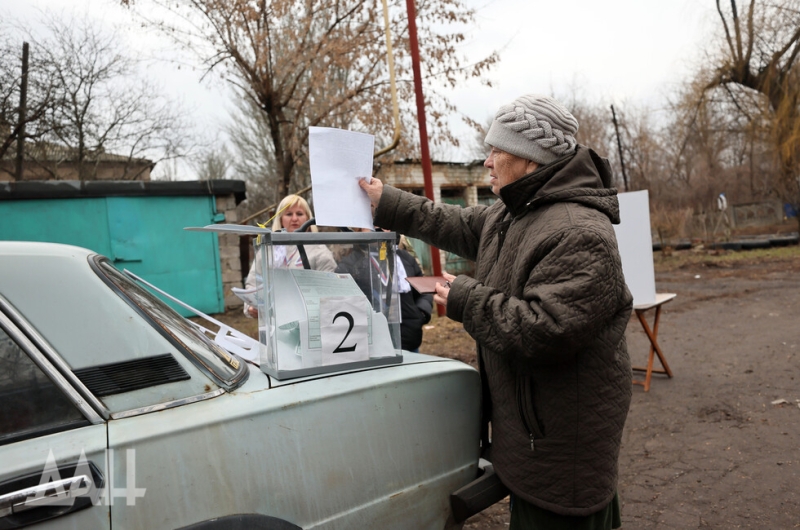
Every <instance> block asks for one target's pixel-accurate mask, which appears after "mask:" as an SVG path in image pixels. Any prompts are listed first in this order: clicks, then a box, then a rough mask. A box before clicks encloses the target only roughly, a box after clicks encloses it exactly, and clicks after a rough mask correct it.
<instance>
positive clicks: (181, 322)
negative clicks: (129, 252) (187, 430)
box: [94, 256, 247, 388]
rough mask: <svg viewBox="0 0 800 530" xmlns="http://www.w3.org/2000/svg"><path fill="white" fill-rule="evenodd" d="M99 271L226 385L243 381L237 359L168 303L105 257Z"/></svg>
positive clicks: (98, 260)
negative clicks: (123, 272)
mask: <svg viewBox="0 0 800 530" xmlns="http://www.w3.org/2000/svg"><path fill="white" fill-rule="evenodd" d="M94 263H95V265H96V266H97V269H98V271H99V273H100V274H101V275H102V276H104V277H105V278H107V279H108V280H109V281H111V282H112V284H113V285H114V286H115V287H116V288H117V289H118V290H119V292H120V293H121V294H123V295H124V297H125V298H126V299H128V300H130V302H131V303H133V304H134V305H135V307H137V308H138V309H139V310H140V311H141V312H143V313H144V315H145V316H147V317H148V318H149V319H150V320H152V322H153V324H154V325H155V326H157V327H158V329H159V331H160V332H161V333H162V334H163V335H164V336H165V337H166V338H167V339H168V340H169V341H170V342H172V343H173V344H174V345H175V346H177V347H178V348H180V349H182V350H183V351H184V353H186V354H187V355H189V356H190V358H191V359H192V360H194V361H195V362H196V363H199V364H200V365H201V366H202V367H203V368H205V369H206V370H208V371H209V372H210V373H211V374H212V375H213V376H215V377H216V378H217V379H219V380H220V382H222V383H223V384H225V385H226V386H228V387H229V388H230V386H235V385H236V384H238V383H240V382H241V381H243V375H244V374H246V373H247V371H246V368H245V367H244V366H243V364H244V363H241V362H240V361H239V360H238V359H236V358H235V357H233V356H231V355H230V354H229V353H228V352H227V351H225V350H223V349H222V348H221V347H220V346H218V345H217V344H215V343H214V342H212V341H211V340H210V339H209V338H208V337H206V336H205V335H204V334H202V333H200V332H199V331H197V329H196V328H195V327H194V326H193V325H192V324H191V323H190V322H189V321H188V320H186V319H185V318H183V317H182V316H180V315H179V314H178V313H177V312H175V311H174V310H173V309H172V308H171V307H169V306H168V305H167V304H165V303H164V302H163V301H161V300H160V299H158V298H156V297H155V296H153V295H152V294H150V293H149V292H148V291H146V290H145V289H144V288H143V287H141V286H140V285H139V284H137V283H136V282H134V281H133V280H131V279H130V278H128V277H127V276H125V275H124V274H122V273H121V272H120V271H119V270H117V269H116V268H115V267H114V266H113V265H111V263H110V262H109V261H108V259H107V258H104V257H100V256H97V257H95V260H94Z"/></svg>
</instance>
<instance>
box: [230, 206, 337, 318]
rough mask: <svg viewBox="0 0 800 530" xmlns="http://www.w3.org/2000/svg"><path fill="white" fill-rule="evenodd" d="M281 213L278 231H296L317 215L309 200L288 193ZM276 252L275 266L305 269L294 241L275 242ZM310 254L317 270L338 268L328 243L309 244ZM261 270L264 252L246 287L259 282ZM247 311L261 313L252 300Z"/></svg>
mask: <svg viewBox="0 0 800 530" xmlns="http://www.w3.org/2000/svg"><path fill="white" fill-rule="evenodd" d="M277 211H278V214H277V215H276V216H275V219H274V220H273V221H272V230H273V231H278V230H280V229H281V228H284V229H286V231H287V232H294V231H296V230H297V229H298V228H300V227H301V226H303V223H305V222H306V221H308V220H309V219H311V218H312V217H313V214H312V213H311V208H309V206H308V202H306V200H305V199H304V198H302V197H300V196H299V195H287V196H286V197H284V198H283V200H282V201H281V202H280V204H278V210H277ZM310 229H311V231H312V232H316V231H317V227H316V226H312V227H311V228H310ZM273 248H274V250H273V252H274V254H273V266H274V267H283V268H288V269H302V268H303V261H302V259H301V258H300V251H299V250H298V249H297V247H296V246H294V245H275V246H274V247H273ZM304 248H305V251H306V256H307V257H308V264H309V265H310V267H311V268H312V269H314V270H318V271H329V272H330V271H333V270H335V269H336V261H335V260H334V259H333V254H332V253H331V251H330V250H328V247H326V246H325V245H305V246H304ZM260 270H261V254H258V253H257V254H256V257H255V259H254V260H253V263H252V264H251V265H250V272H248V273H247V278H246V279H245V288H247V289H252V288H254V287H256V285H257V284H258V283H259V281H260V278H259V276H260V275H259V273H258V272H257V271H260ZM244 314H245V315H247V316H248V317H252V318H255V317H257V316H258V309H257V308H256V307H253V306H251V305H249V304H245V305H244Z"/></svg>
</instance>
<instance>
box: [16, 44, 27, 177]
mask: <svg viewBox="0 0 800 530" xmlns="http://www.w3.org/2000/svg"><path fill="white" fill-rule="evenodd" d="M27 110H28V43H27V42H23V43H22V80H21V81H20V84H19V120H18V122H17V131H18V132H17V172H16V173H17V180H18V181H21V180H22V161H23V158H24V156H25V120H26V119H27V117H26V114H27Z"/></svg>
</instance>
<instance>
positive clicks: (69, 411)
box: [0, 325, 89, 445]
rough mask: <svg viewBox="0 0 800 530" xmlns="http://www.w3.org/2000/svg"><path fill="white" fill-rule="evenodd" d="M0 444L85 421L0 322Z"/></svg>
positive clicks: (82, 423)
mask: <svg viewBox="0 0 800 530" xmlns="http://www.w3.org/2000/svg"><path fill="white" fill-rule="evenodd" d="M0 403H2V406H0V445H3V444H7V443H11V442H16V441H19V440H23V439H26V438H31V437H34V436H41V435H44V434H49V433H52V432H57V431H61V430H65V429H68V428H71V427H76V426H80V425H88V423H89V422H88V421H87V420H86V419H85V418H84V417H83V415H82V414H81V412H80V411H79V410H78V409H77V408H75V406H74V405H73V404H72V403H71V402H70V401H69V400H68V399H67V397H66V396H64V394H62V393H61V391H60V390H59V389H58V387H56V385H55V384H53V382H52V381H51V380H50V378H49V377H47V375H46V374H45V373H44V372H43V371H42V370H41V369H40V368H39V367H38V366H37V365H36V364H35V363H34V362H33V360H32V359H31V358H30V357H29V356H28V354H27V353H25V351H24V350H23V349H22V348H21V347H20V346H19V345H18V344H17V343H16V342H15V341H14V340H13V339H12V338H11V337H10V336H9V335H8V333H7V332H6V330H5V329H4V328H3V327H2V325H0Z"/></svg>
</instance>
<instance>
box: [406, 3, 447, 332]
mask: <svg viewBox="0 0 800 530" xmlns="http://www.w3.org/2000/svg"><path fill="white" fill-rule="evenodd" d="M406 10H407V12H408V42H409V47H410V48H411V66H412V68H413V70H414V93H415V95H416V97H417V98H416V99H417V121H418V122H419V148H420V155H421V158H422V160H421V162H422V176H423V178H424V180H425V196H426V197H427V198H429V199H430V200H434V199H433V175H432V170H431V155H430V151H429V150H428V128H427V126H426V125H425V98H424V97H423V95H422V74H421V72H420V67H419V62H420V61H419V41H418V40H417V12H416V8H415V7H414V0H406ZM430 249H431V265H432V267H433V275H434V276H441V275H442V262H441V258H440V257H439V249H438V248H436V247H433V246H431V247H430ZM437 311H438V314H439V316H442V315H444V308H443V307H442V306H437Z"/></svg>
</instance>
